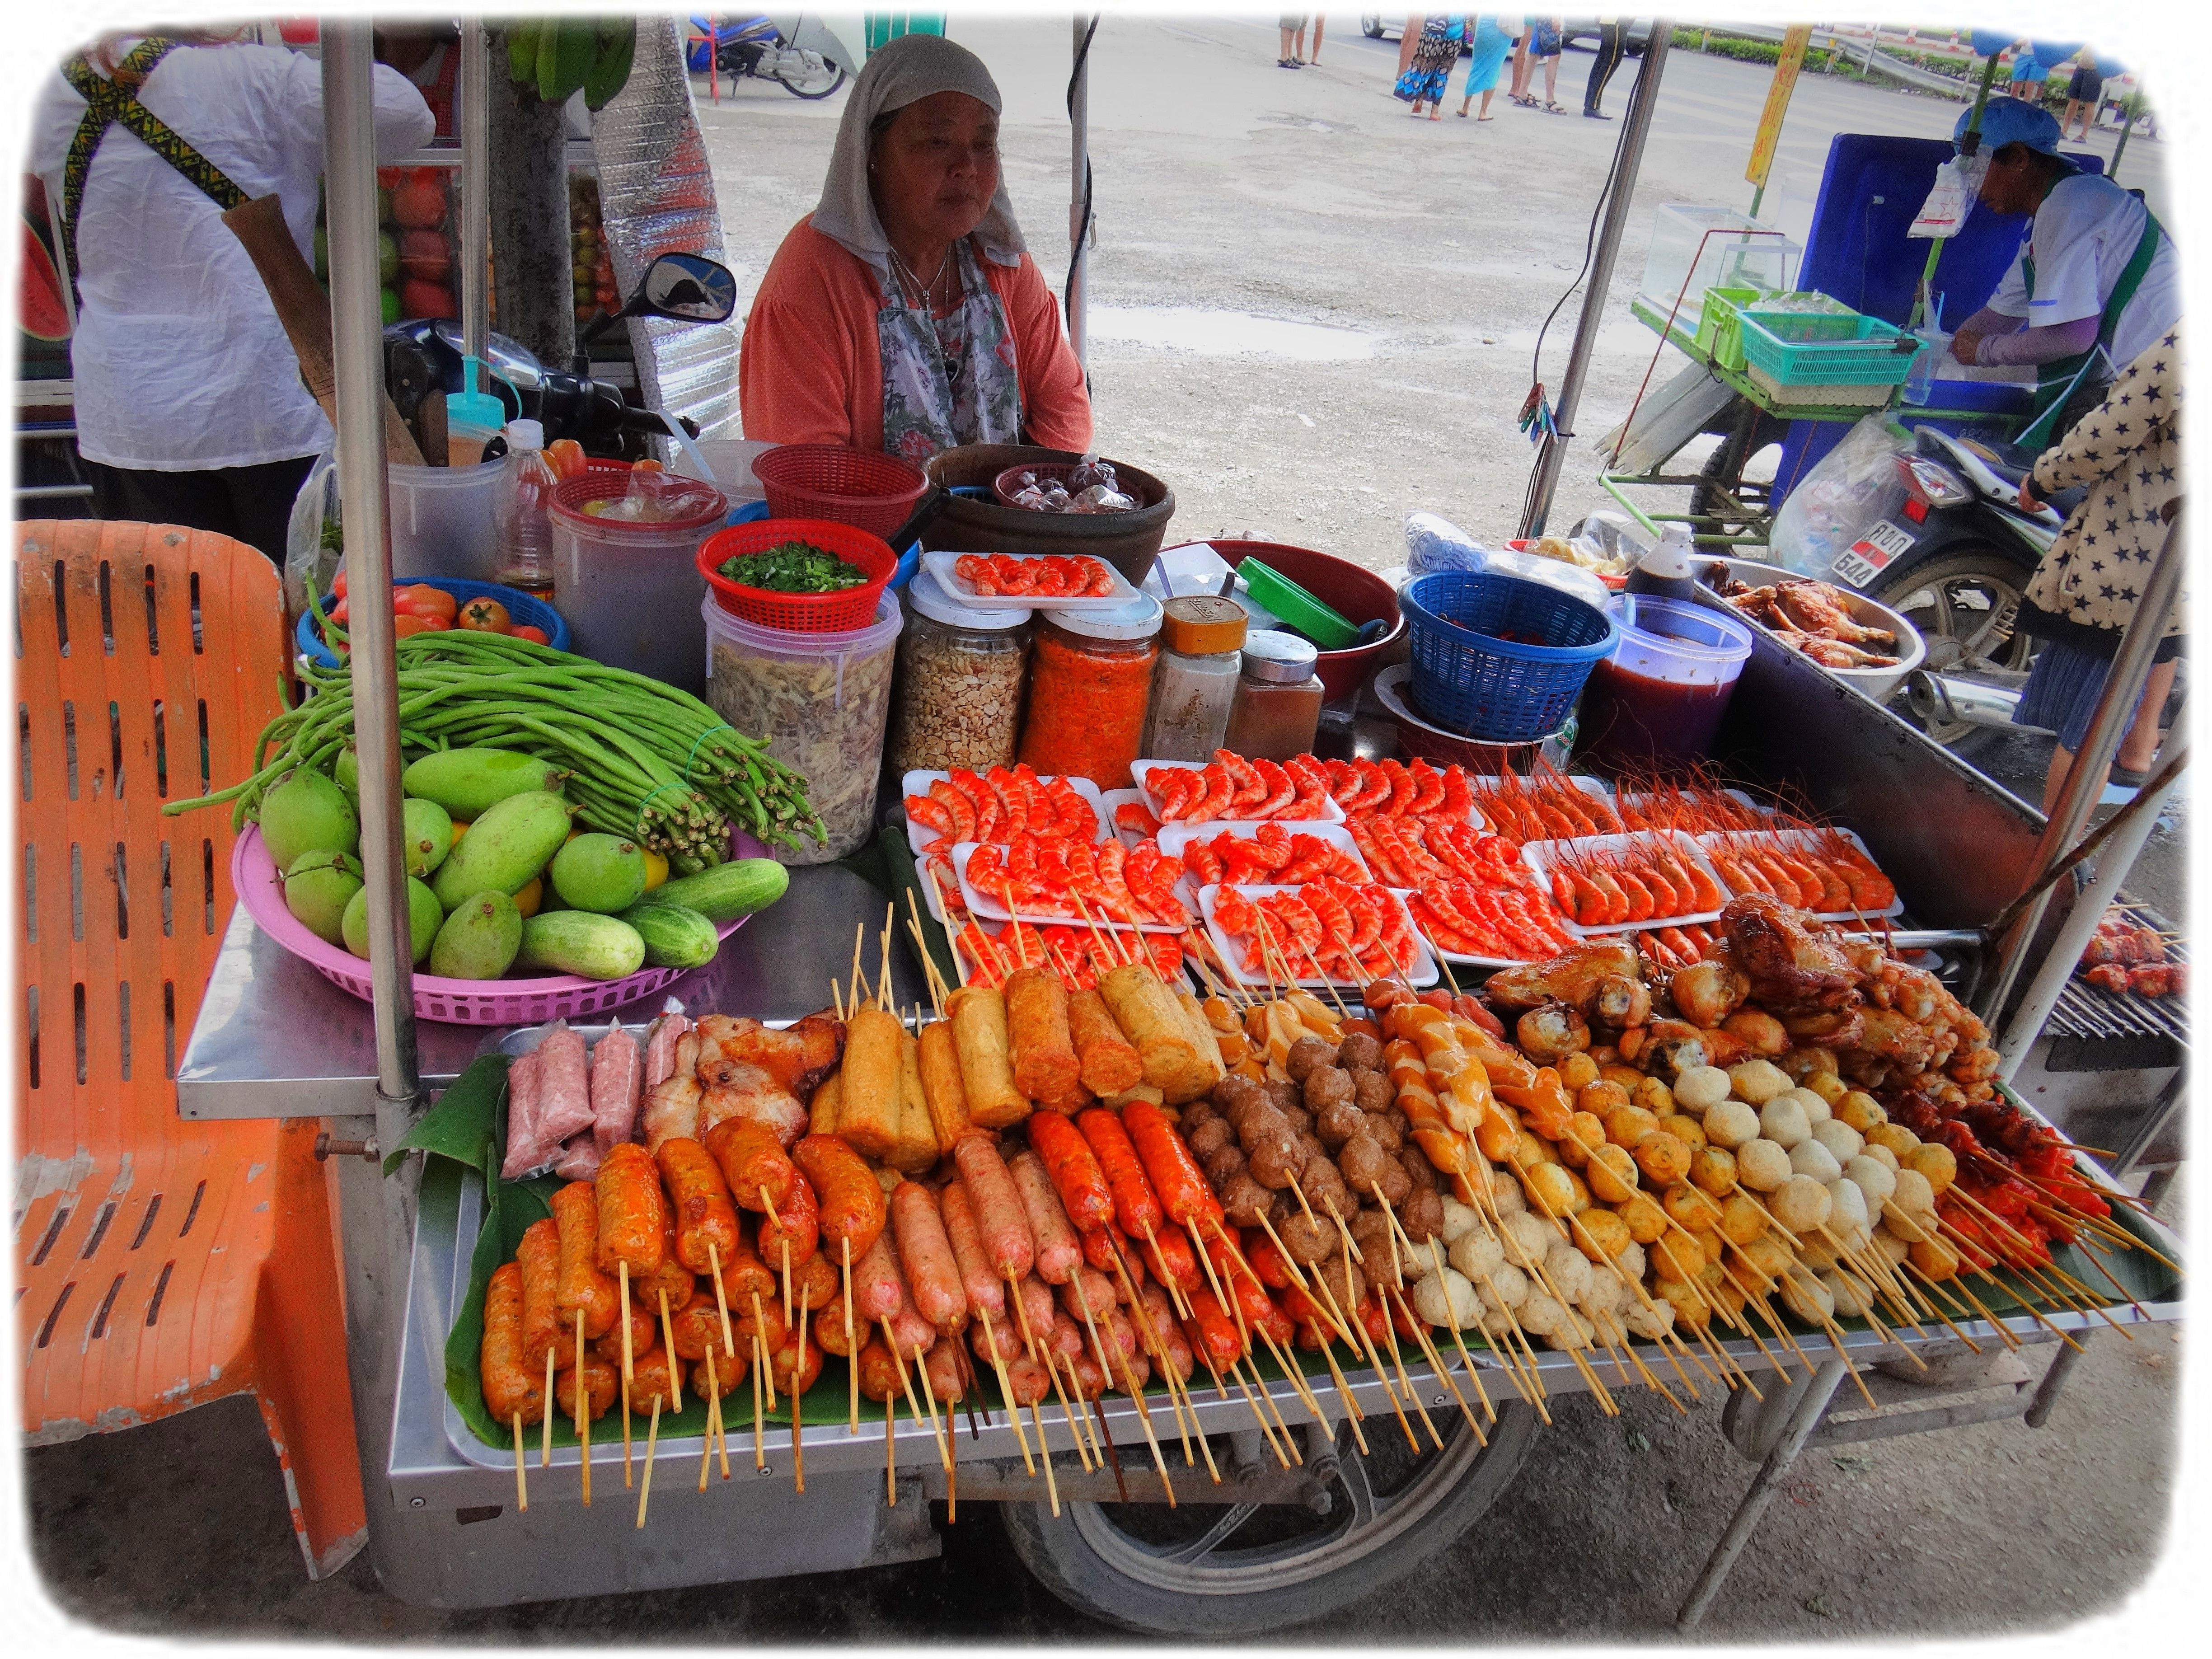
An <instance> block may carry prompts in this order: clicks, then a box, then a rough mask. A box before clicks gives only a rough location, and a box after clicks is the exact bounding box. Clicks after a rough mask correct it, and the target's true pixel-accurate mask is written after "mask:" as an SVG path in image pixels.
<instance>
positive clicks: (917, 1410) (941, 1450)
mask: <svg viewBox="0 0 2212 1659" xmlns="http://www.w3.org/2000/svg"><path fill="white" fill-rule="evenodd" d="M883 1327H884V1342H885V1343H886V1344H887V1345H889V1346H890V1351H891V1358H893V1359H895V1360H896V1361H897V1362H898V1368H899V1386H900V1387H901V1388H902V1389H904V1390H905V1391H906V1405H907V1409H908V1411H910V1412H912V1413H914V1415H915V1421H917V1422H920V1421H922V1420H923V1418H922V1411H921V1405H920V1403H919V1402H918V1401H915V1397H914V1379H913V1378H912V1377H910V1376H908V1375H907V1370H906V1356H905V1355H904V1354H902V1353H901V1352H899V1346H898V1338H897V1337H896V1336H894V1335H893V1334H891V1322H890V1315H889V1314H885V1315H884V1316H883ZM914 1363H915V1370H920V1371H921V1386H922V1389H923V1390H924V1391H925V1392H927V1389H928V1388H929V1372H928V1370H927V1369H926V1368H925V1367H924V1366H923V1364H922V1361H921V1355H920V1354H919V1353H917V1354H915V1357H914ZM927 1421H928V1424H929V1432H930V1434H931V1435H932V1436H933V1437H934V1438H935V1439H936V1441H937V1455H938V1456H939V1459H941V1460H942V1461H943V1462H944V1464H945V1468H948V1469H950V1468H951V1467H952V1452H951V1449H950V1448H949V1447H947V1446H946V1445H945V1431H944V1429H943V1428H941V1427H940V1426H939V1424H938V1421H937V1397H936V1396H935V1395H931V1396H930V1401H929V1415H928V1418H927Z"/></svg>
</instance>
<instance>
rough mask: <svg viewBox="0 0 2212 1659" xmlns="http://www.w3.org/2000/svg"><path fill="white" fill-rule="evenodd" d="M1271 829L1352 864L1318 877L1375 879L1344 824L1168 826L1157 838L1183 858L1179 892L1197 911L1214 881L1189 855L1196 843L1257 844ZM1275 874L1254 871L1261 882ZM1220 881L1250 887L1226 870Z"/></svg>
mask: <svg viewBox="0 0 2212 1659" xmlns="http://www.w3.org/2000/svg"><path fill="white" fill-rule="evenodd" d="M1267 829H1279V830H1281V831H1282V832H1283V834H1284V836H1285V840H1286V842H1287V843H1288V844H1289V845H1290V846H1291V847H1294V848H1296V847H1297V840H1298V837H1299V836H1310V837H1312V838H1313V839H1314V840H1315V841H1317V842H1320V843H1321V844H1322V846H1323V847H1326V848H1328V849H1330V851H1331V852H1333V853H1336V854H1341V855H1342V857H1343V858H1344V859H1345V860H1349V862H1350V868H1349V869H1347V868H1346V867H1345V866H1343V865H1342V864H1338V865H1337V866H1336V867H1335V868H1334V869H1333V870H1332V869H1329V868H1326V867H1323V868H1322V869H1319V870H1318V871H1317V872H1316V873H1317V874H1321V875H1335V876H1337V877H1339V878H1341V879H1343V880H1346V881H1356V882H1370V881H1373V880H1374V879H1375V872H1373V871H1372V870H1370V869H1369V868H1368V866H1367V860H1365V859H1364V858H1362V857H1360V855H1359V843H1358V842H1356V841H1354V840H1352V831H1351V830H1350V829H1346V827H1345V826H1344V825H1343V824H1340V823H1318V822H1315V821H1312V820H1303V819H1297V818H1290V819H1282V818H1275V819H1271V820H1269V821H1268V822H1267V823H1264V824H1260V823H1164V824H1162V825H1161V826H1160V832H1159V834H1158V836H1156V837H1155V839H1156V840H1157V841H1158V843H1159V848H1160V851H1161V852H1162V853H1164V854H1166V855H1167V856H1168V857H1169V858H1171V859H1181V860H1182V863H1183V877H1182V880H1181V881H1179V882H1177V883H1176V894H1177V896H1180V897H1181V898H1182V900H1183V902H1186V903H1188V904H1189V905H1190V906H1192V907H1193V908H1196V907H1197V904H1198V890H1199V889H1200V888H1201V887H1205V886H1208V885H1210V884H1211V881H1210V880H1209V879H1208V878H1206V877H1205V876H1204V875H1202V874H1201V873H1200V871H1199V869H1198V867H1197V866H1196V865H1195V864H1194V862H1193V860H1192V859H1191V856H1190V852H1189V848H1191V846H1192V845H1193V844H1194V843H1195V844H1197V845H1200V846H1203V847H1207V848H1211V847H1212V845H1213V843H1214V842H1217V841H1218V840H1219V839H1220V838H1221V837H1222V836H1228V837H1229V839H1230V840H1231V841H1232V842H1259V841H1261V839H1262V836H1263V832H1264V831H1266V830H1267ZM1298 851H1299V852H1302V853H1308V854H1310V853H1311V851H1312V849H1311V848H1298ZM1282 867H1284V866H1276V868H1282ZM1353 871H1357V872H1358V874H1357V875H1354V874H1353V873H1352V872H1353ZM1272 873H1273V872H1271V871H1255V872H1254V879H1255V880H1258V879H1260V878H1262V877H1264V876H1266V875H1268V874H1272ZM1219 879H1220V880H1222V881H1224V882H1226V883H1228V884H1230V885H1231V886H1244V885H1247V884H1248V883H1247V882H1245V881H1244V880H1242V879H1240V878H1239V877H1238V876H1237V875H1236V874H1234V873H1231V872H1226V871H1225V872H1223V874H1222V875H1221V876H1220V878H1219ZM1304 879H1305V878H1304V877H1301V878H1299V880H1298V881H1295V882H1276V883H1274V884H1273V885H1275V886H1279V887H1296V886H1298V885H1300V884H1302V883H1303V882H1304Z"/></svg>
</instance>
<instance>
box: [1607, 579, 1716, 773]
mask: <svg viewBox="0 0 2212 1659" xmlns="http://www.w3.org/2000/svg"><path fill="white" fill-rule="evenodd" d="M1605 609H1606V614H1607V616H1608V617H1612V618H1613V621H1614V622H1615V623H1619V624H1620V646H1619V647H1617V648H1616V649H1615V650H1614V652H1613V655H1612V656H1610V657H1608V658H1607V659H1605V660H1604V661H1603V662H1601V663H1600V664H1598V665H1597V666H1596V667H1595V668H1594V669H1593V670H1591V671H1590V677H1589V684H1587V685H1585V686H1584V687H1583V699H1582V707H1581V711H1580V714H1579V723H1580V735H1579V738H1578V739H1577V745H1576V749H1575V755H1576V758H1577V759H1578V760H1586V761H1588V762H1589V763H1591V764H1592V765H1593V766H1595V768H1596V769H1599V770H1600V771H1602V772H1606V773H1608V774H1610V775H1614V776H1618V775H1620V774H1621V773H1622V772H1623V771H1625V770H1626V771H1636V770H1639V769H1640V770H1649V769H1652V768H1655V767H1656V768H1658V769H1661V770H1662V771H1666V770H1670V769H1676V768H1679V767H1680V766H1682V765H1683V764H1685V763H1688V762H1691V761H1695V760H1699V759H1701V758H1703V757H1705V756H1706V755H1707V754H1708V753H1710V752H1711V748H1712V742H1713V738H1714V735H1715V734H1716V733H1717V732H1719V730H1720V725H1721V717H1722V716H1723V714H1727V712H1728V706H1729V700H1730V699H1731V698H1733V697H1734V696H1735V683H1736V678H1737V676H1739V675H1740V674H1741V673H1742V672H1743V665H1744V663H1745V661H1746V660H1747V659H1748V658H1749V657H1750V655H1751V642H1752V635H1751V629H1750V628H1749V627H1748V626H1747V624H1745V623H1741V622H1739V621H1737V620H1736V619H1735V617H1731V616H1729V615H1727V614H1725V613H1724V612H1722V611H1712V610H1709V609H1707V608H1706V607H1705V606H1704V605H1685V604H1683V603H1682V602H1680V600H1677V599H1644V598H1639V597H1638V596H1637V595H1635V594H1632V593H1624V594H1621V595H1620V596H1618V597H1617V598H1614V599H1610V600H1608V601H1607V604H1606V607H1605Z"/></svg>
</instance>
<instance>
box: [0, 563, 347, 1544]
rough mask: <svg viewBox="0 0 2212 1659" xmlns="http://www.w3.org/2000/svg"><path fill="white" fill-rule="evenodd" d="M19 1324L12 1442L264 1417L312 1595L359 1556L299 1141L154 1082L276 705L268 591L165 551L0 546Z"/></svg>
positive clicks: (240, 566) (191, 985) (263, 567)
mask: <svg viewBox="0 0 2212 1659" xmlns="http://www.w3.org/2000/svg"><path fill="white" fill-rule="evenodd" d="M16 550H17V556H18V564H17V599H18V605H19V614H20V617H21V639H22V647H21V659H20V662H19V678H18V683H17V696H18V699H19V701H18V702H17V705H16V721H17V734H18V737H19V738H20V740H21V744H22V749H23V756H22V759H21V776H20V779H19V782H18V787H19V788H20V789H21V806H20V809H19V812H20V816H19V819H18V822H19V824H20V827H21V842H22V848H21V861H20V863H19V866H18V871H19V872H20V873H19V874H18V876H17V877H16V878H17V879H20V880H21V883H22V886H21V896H22V911H23V917H22V927H21V931H20V932H19V933H18V934H17V937H16V940H15V967H16V982H17V984H18V985H19V986H21V987H23V988H22V990H21V992H20V993H19V994H18V995H17V997H16V1000H15V1012H14V1019H15V1030H16V1036H17V1042H16V1052H17V1053H18V1054H20V1055H21V1060H20V1062H19V1064H18V1067H17V1071H16V1076H15V1085H16V1099H17V1103H18V1107H19V1109H18V1111H17V1113H16V1116H15V1122H16V1132H15V1146H16V1174H15V1242H16V1264H15V1284H16V1291H15V1313H16V1319H17V1330H18V1333H19V1339H20V1341H21V1348H22V1352H23V1356H24V1360H25V1371H24V1378H23V1420H24V1426H25V1430H26V1434H27V1438H28V1439H29V1441H30V1442H31V1443H33V1444H44V1443H53V1442H58V1441H64V1440H72V1439H75V1438H76V1437H78V1436H80V1435H84V1434H98V1433H106V1432H107V1431H112V1430H116V1429H127V1428H131V1427H133V1426H135V1425H138V1424H142V1423H150V1422H153V1421H155V1419H159V1418H162V1417H167V1416H168V1415H170V1414H171V1413H175V1412H180V1411H183V1410H185V1409H186V1408H187V1407H192V1406H198V1405H204V1404H205V1403H206V1402H208V1401H211V1400H219V1399H222V1398H223V1397H224V1396H226V1395H234V1394H240V1393H250V1394H252V1395H253V1396H254V1398H255V1400H256V1401H257V1402H258V1404H259V1406H260V1408H261V1416H262V1420H263V1421H264V1423H265V1424H266V1425H268V1429H269V1437H270V1439H271V1440H272V1441H274V1442H275V1443H276V1455H277V1460H278V1462H280V1463H281V1464H282V1465H283V1471H284V1480H285V1486H286V1489H287V1492H288V1496H289V1501H290V1504H291V1510H292V1528H293V1530H294V1532H295V1534H297V1535H298V1537H299V1540H300V1548H301V1553H302V1554H303V1555H304V1556H305V1557H306V1559H307V1575H308V1577H311V1578H320V1577H325V1576H327V1575H328V1574H330V1573H332V1572H335V1571H337V1570H338V1569H339V1568H340V1567H342V1566H343V1565H345V1563H346V1562H347V1561H349V1559H352V1557H353V1555H354V1553H356V1551H358V1550H359V1549H360V1548H361V1547H362V1543H363V1542H364V1541H366V1539H367V1536H368V1530H367V1515H366V1512H365V1510H363V1507H362V1483H361V1466H360V1461H359V1453H358V1451H357V1450H356V1445H355V1442H354V1430H353V1404H352V1395H351V1392H350V1389H349V1384H348V1381H347V1372H346V1335H345V1311H344V1302H343V1291H342V1290H341V1282H342V1281H341V1277H340V1274H339V1271H338V1263H337V1256H336V1253H335V1248H334V1241H335V1238H336V1230H335V1228H334V1226H333V1215H334V1203H333V1198H332V1194H333V1191H334V1186H335V1182H334V1176H333V1174H332V1172H331V1170H330V1168H329V1167H328V1165H327V1164H324V1163H321V1162H319V1161H318V1160H317V1159H316V1158H315V1156H314V1139H315V1135H316V1132H317V1127H318V1124H317V1121H315V1120H313V1119H307V1118H301V1119H288V1120H284V1121H265V1120H264V1121H237V1122H213V1123H194V1122H187V1121H185V1120H183V1119H181V1118H179V1116H178V1115H177V1095H176V1086H175V1082H174V1079H175V1077H176V1068H177V1061H178V1059H179V1056H180V1054H182V1052H183V1049H184V1046H185V1041H186V1040H187V1038H188V1037H189V1036H191V1029H192V1022H193V1018H194V1017H195V1016H196V1015H197V1013H198V1012H199V1006H200V999H201V996H202V994H204V991H205V989H206V986H207V979H208V973H209V970H210V968H211V967H212V966H213V964H214V962H215V958H216V951H217V949H218V948H219V946H220V945H221V943H222V935H223V933H224V930H225V929H226V928H227V927H228V926H229V922H230V910H231V902H232V899H233V896H234V895H233V894H232V892H231V888H230V850H231V843H232V842H233V840H234V836H233V835H232V832H231V829H230V818H229V815H228V812H227V811H222V810H211V811H204V812H197V813H193V814H191V815H189V816H186V817H172V818H164V817H161V803H162V801H163V800H164V799H172V800H173V799H185V798H189V797H191V796H192V795H196V794H198V793H202V792H203V790H204V787H206V786H207V784H208V781H209V780H210V779H220V780H225V781H228V780H230V779H234V778H236V777H239V776H241V775H244V773H245V772H246V769H248V767H249V766H250V764H251V763H252V747H253V742H254V739H255V738H256V737H257V736H258V734H259V732H260V731H261V729H262V727H263V726H264V725H266V724H267V723H268V721H269V720H270V719H272V718H273V717H274V716H275V715H276V714H278V713H280V712H281V711H282V709H283V676H284V673H285V666H286V663H287V660H288V659H287V654H286V648H285V647H286V641H285V636H284V607H283V593H282V590H281V587H280V585H279V581H278V578H277V573H276V568H275V567H274V566H273V565H271V564H270V562H269V561H268V560H267V559H266V558H264V557H263V556H262V555H261V554H260V553H259V552H258V551H257V550H255V549H253V548H252V547H250V546H248V545H246V544H245V543H243V542H237V541H233V540H232V539H230V538H228V537H225V536H216V535H210V534H208V533H207V532H202V531H192V530H185V529H180V528H179V527H178V526H173V525H143V524H121V523H108V522H101V521H99V520H65V521H58V522H57V521H51V520H49V521H40V522H32V523H27V524H22V525H20V526H17V531H16Z"/></svg>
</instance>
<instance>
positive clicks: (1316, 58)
mask: <svg viewBox="0 0 2212 1659" xmlns="http://www.w3.org/2000/svg"><path fill="white" fill-rule="evenodd" d="M1313 20H1314V43H1313V51H1312V52H1309V53H1308V54H1307V55H1306V62H1308V63H1309V64H1318V63H1320V62H1321V32H1322V25H1323V24H1325V23H1327V22H1328V18H1326V17H1324V16H1322V15H1321V13H1319V12H1316V13H1315V14H1314V15H1313Z"/></svg>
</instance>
